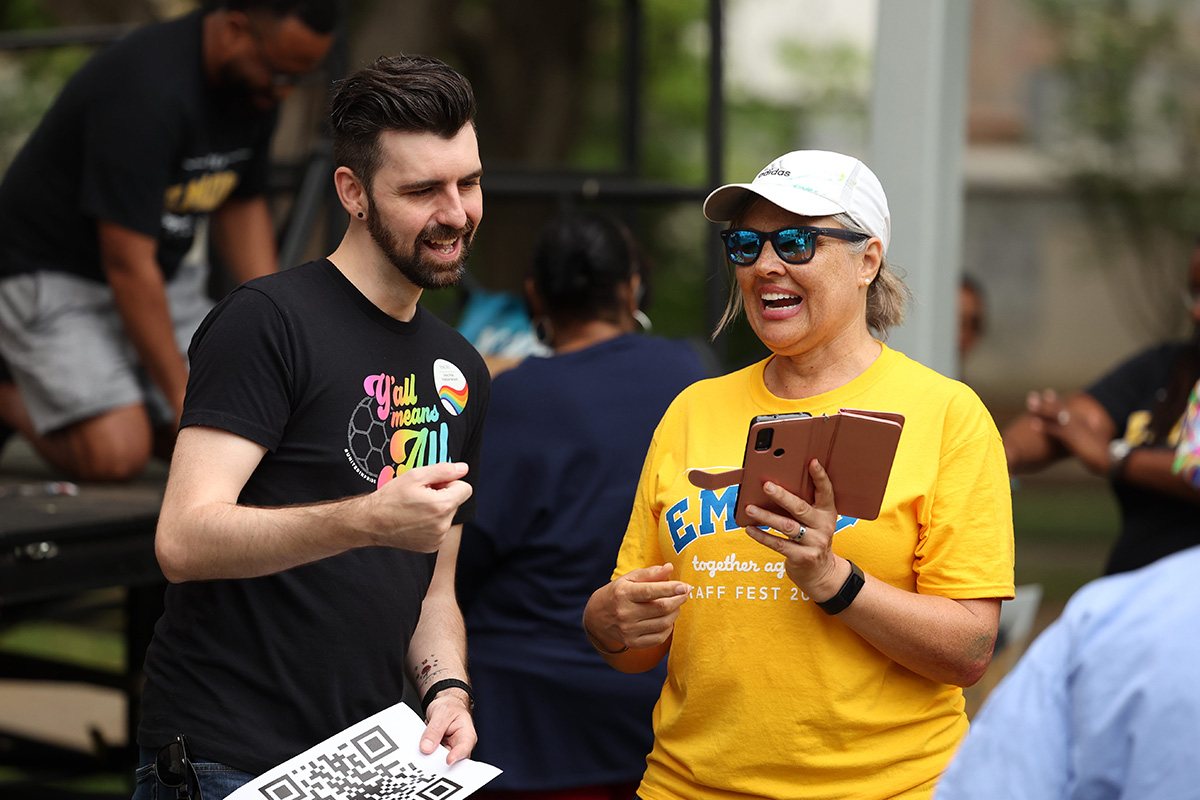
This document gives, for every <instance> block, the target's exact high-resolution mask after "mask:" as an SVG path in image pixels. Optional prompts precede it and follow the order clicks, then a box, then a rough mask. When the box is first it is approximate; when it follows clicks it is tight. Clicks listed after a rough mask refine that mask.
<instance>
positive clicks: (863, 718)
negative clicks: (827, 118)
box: [584, 151, 1013, 800]
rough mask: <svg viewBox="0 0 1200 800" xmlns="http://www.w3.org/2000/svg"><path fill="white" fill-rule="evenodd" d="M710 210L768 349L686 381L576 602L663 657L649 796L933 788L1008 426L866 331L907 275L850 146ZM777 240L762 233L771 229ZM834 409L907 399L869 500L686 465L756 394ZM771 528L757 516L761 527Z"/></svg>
mask: <svg viewBox="0 0 1200 800" xmlns="http://www.w3.org/2000/svg"><path fill="white" fill-rule="evenodd" d="M704 213H705V216H707V217H708V218H709V219H710V220H713V221H729V223H730V227H729V229H728V230H726V231H724V232H723V233H722V238H723V239H724V241H725V246H726V251H727V254H728V257H729V262H730V266H731V270H732V272H733V276H734V282H733V285H732V287H731V296H730V303H729V307H728V308H727V310H726V314H725V318H724V319H723V320H722V322H721V325H722V326H723V325H725V324H727V323H728V322H729V321H730V320H732V319H733V318H734V317H735V316H736V315H737V314H738V313H740V312H741V311H742V310H743V309H744V311H745V314H746V317H747V319H748V320H749V322H750V325H751V327H752V328H753V329H754V331H755V333H756V334H757V335H758V337H759V339H760V340H762V342H763V343H764V344H765V345H766V346H767V347H768V349H770V351H771V353H772V355H771V356H769V357H768V358H767V359H765V360H764V361H762V362H760V363H758V364H754V365H752V366H750V367H747V368H746V369H743V370H740V371H738V372H734V373H732V374H730V375H726V376H724V377H721V378H714V379H712V380H707V381H701V382H699V383H697V384H694V385H693V386H691V387H689V388H688V389H686V390H685V391H684V392H683V393H682V394H680V396H679V397H678V398H677V399H676V400H675V402H674V403H673V404H672V405H671V407H670V409H668V411H667V413H666V415H665V416H664V417H663V419H662V422H661V423H660V424H659V426H658V429H657V431H656V432H655V436H654V440H653V442H652V443H651V447H650V451H649V453H648V454H647V457H646V461H645V465H644V467H643V471H642V477H641V481H640V484H639V488H638V494H637V497H636V500H635V505H634V509H633V514H632V516H631V519H630V523H629V527H628V529H627V531H626V534H625V539H624V542H623V544H622V547H621V552H620V555H619V556H618V561H617V565H616V569H615V570H614V573H613V580H612V581H611V582H610V583H608V584H607V585H605V586H603V587H601V588H600V589H598V590H597V591H596V592H595V593H594V594H593V595H592V598H591V600H590V601H589V603H588V606H587V609H586V611H585V613H584V627H585V630H586V631H587V633H588V636H589V638H590V639H591V641H592V643H593V645H594V646H595V647H596V649H597V650H598V651H599V652H600V653H601V654H603V655H604V657H605V659H606V660H607V661H608V662H609V663H610V664H612V665H613V666H614V667H616V668H617V669H619V670H621V671H624V672H640V671H644V670H646V669H649V668H651V667H652V666H654V665H655V664H657V663H659V662H660V661H661V660H662V658H663V657H664V656H666V657H667V658H668V665H667V680H666V682H665V683H664V685H663V690H662V694H661V696H660V698H659V701H658V704H657V706H656V707H655V711H654V727H655V742H654V747H653V749H652V751H651V752H650V754H649V755H648V757H647V769H646V772H645V775H644V777H643V779H642V782H641V785H640V787H639V789H638V795H639V797H641V798H643V800H684V799H685V798H686V799H687V800H695V799H696V798H712V799H713V800H716V799H717V798H720V799H721V800H730V798H738V797H746V798H749V797H775V798H785V797H804V798H813V799H816V798H830V799H832V798H850V797H853V798H891V797H904V798H928V797H930V796H931V795H932V792H933V785H934V782H935V781H936V779H937V777H938V775H939V774H940V773H941V770H942V769H943V768H944V767H945V765H946V763H947V762H948V760H949V758H950V756H951V755H952V753H953V751H954V749H955V747H956V746H957V744H958V742H959V741H960V740H961V739H962V736H963V735H964V734H965V732H966V729H967V720H966V715H965V713H964V711H963V708H964V703H963V696H962V690H961V688H960V687H963V686H970V685H971V684H973V683H974V682H975V681H977V680H978V679H979V678H980V676H982V674H983V672H984V670H986V669H987V666H988V663H989V661H990V659H991V654H992V647H993V645H994V642H995V637H996V630H997V624H998V621H999V616H1000V601H1001V600H1002V599H1005V598H1009V597H1012V594H1013V541H1012V513H1011V504H1010V495H1009V488H1008V476H1007V470H1006V468H1005V461H1004V451H1003V445H1002V443H1001V440H1000V436H999V433H998V432H997V430H996V427H995V424H994V423H993V421H992V419H991V416H990V415H989V414H988V412H987V410H986V409H985V408H984V407H983V404H982V403H981V402H980V401H979V399H978V397H976V396H975V394H974V393H973V392H972V391H971V390H970V389H969V388H967V387H966V386H964V385H963V384H961V383H959V382H957V381H953V380H951V379H949V378H946V377H943V376H941V375H939V374H937V373H935V372H933V371H932V370H930V369H928V368H926V367H923V366H921V365H920V364H917V363H916V362H914V361H912V360H910V359H908V358H907V357H905V356H904V355H903V354H901V353H899V352H897V351H895V350H892V349H890V348H888V347H887V346H886V345H885V344H883V343H882V341H880V338H877V335H878V336H879V337H883V336H885V335H886V333H887V330H888V328H889V327H891V326H894V325H896V324H898V323H899V322H900V321H901V319H902V316H903V310H904V303H905V300H906V298H907V295H908V290H907V287H905V285H904V283H903V281H902V280H901V278H900V277H899V276H898V275H897V274H896V272H895V271H894V270H893V269H892V268H891V266H890V265H889V264H888V263H887V261H886V258H885V254H886V252H887V245H888V239H889V235H890V219H889V212H888V206H887V198H886V196H885V195H884V192H883V187H882V186H881V185H880V184H879V181H878V179H877V178H876V177H875V175H874V174H872V172H871V171H870V170H869V169H868V168H867V167H866V165H864V164H863V163H862V162H861V161H859V160H857V159H855V158H851V157H849V156H845V155H841V154H838V153H830V152H825V151H796V152H792V153H788V154H786V155H784V156H781V157H780V158H778V159H776V160H775V161H773V162H771V163H770V164H769V165H767V167H766V168H764V169H763V170H762V171H761V172H760V173H759V174H758V176H757V177H756V178H755V179H754V181H753V182H752V183H748V184H730V185H728V186H722V187H721V188H719V189H717V190H716V191H714V192H713V193H712V194H711V195H709V197H708V199H707V200H706V201H705V204H704ZM768 242H770V245H768ZM842 408H852V409H866V410H872V411H881V412H892V413H899V414H901V415H903V417H904V425H903V430H902V433H901V435H900V441H899V445H898V446H897V450H896V456H895V460H894V463H893V466H892V470H891V476H890V478H889V481H888V484H887V489H886V492H885V494H884V498H883V503H882V507H881V509H880V512H879V515H878V517H876V518H875V519H855V518H853V517H848V516H844V515H839V513H838V500H837V490H836V487H835V486H833V484H832V483H831V482H830V480H829V477H828V475H827V474H826V472H825V470H824V468H823V465H821V464H820V463H819V462H818V461H817V460H815V459H814V460H813V461H812V462H811V463H810V464H809V467H808V469H809V472H810V475H811V477H812V480H813V483H814V485H815V487H816V494H815V497H814V501H813V502H812V503H811V504H810V503H806V502H805V501H803V500H802V499H800V498H799V497H797V496H795V495H793V494H791V493H789V492H787V491H785V490H783V489H781V488H780V487H778V486H776V485H774V484H771V483H766V484H764V490H765V491H766V492H767V496H769V497H770V498H771V499H772V501H773V502H774V503H776V504H777V505H778V507H780V508H782V509H784V510H785V511H786V512H787V513H786V514H777V513H771V512H768V511H766V510H764V509H761V508H756V507H754V506H751V507H749V508H748V509H747V513H748V514H749V515H750V518H751V519H753V520H754V522H755V523H756V525H758V526H761V528H762V529H760V528H759V527H751V528H742V527H741V526H739V525H737V524H736V522H735V521H734V509H735V506H736V502H737V492H738V488H739V487H738V486H737V485H732V486H728V487H722V488H701V487H699V486H697V485H694V484H693V483H692V481H691V480H690V479H689V476H688V473H689V472H691V471H694V470H699V471H703V472H708V473H712V472H721V471H727V470H729V469H731V468H735V467H737V466H739V465H740V464H741V461H742V454H743V452H744V449H745V445H746V431H747V427H748V424H749V422H750V420H751V419H752V418H753V417H755V416H757V415H764V414H779V413H790V412H807V413H809V414H812V415H814V416H820V415H822V414H835V413H838V411H839V410H840V409H842ZM768 529H769V530H768Z"/></svg>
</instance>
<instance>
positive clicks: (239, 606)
mask: <svg viewBox="0 0 1200 800" xmlns="http://www.w3.org/2000/svg"><path fill="white" fill-rule="evenodd" d="M190 355H191V361H192V371H191V375H190V378H189V382H188V390H187V398H186V400H185V404H184V411H183V419H182V424H183V425H184V426H188V425H205V426H212V427H218V428H222V429H224V430H228V431H231V432H233V433H236V434H238V435H239V436H243V437H245V438H247V439H249V440H251V441H254V442H257V443H259V444H261V445H263V446H264V447H266V448H267V450H268V453H267V454H266V455H265V456H264V457H263V460H262V462H261V463H260V464H259V466H258V467H257V468H256V469H255V471H254V474H253V475H252V476H251V477H250V479H249V481H248V482H247V483H246V486H245V488H244V490H243V491H242V494H241V497H240V502H241V503H243V504H248V505H257V506H280V505H286V504H295V503H311V502H319V501H324V500H332V499H337V498H343V497H348V496H352V495H358V494H363V493H366V492H369V491H372V490H373V489H374V488H375V487H376V485H377V482H378V480H379V476H380V475H381V474H390V472H395V471H397V470H398V471H399V472H404V471H406V470H407V469H408V468H411V467H417V466H424V465H427V464H432V463H438V462H443V461H465V462H467V463H468V464H469V465H470V472H469V473H468V475H467V480H471V479H472V477H473V476H474V475H475V474H477V467H478V463H479V448H480V438H481V432H482V428H483V419H484V414H485V411H486V409H487V404H488V399H489V395H490V379H489V377H488V373H487V368H486V367H485V366H484V363H483V359H482V358H481V357H480V356H479V354H478V353H477V352H476V351H475V350H474V348H472V347H471V345H470V344H469V343H468V342H467V341H466V340H465V339H463V337H462V336H460V335H459V334H458V333H457V332H456V331H454V330H453V329H452V328H450V327H449V326H448V325H446V324H445V323H444V322H442V321H441V320H439V319H437V318H436V317H435V316H434V315H432V314H430V313H428V312H426V311H424V310H422V309H420V307H418V310H417V314H416V316H415V317H414V318H413V320H412V321H411V322H407V323H405V322H399V321H397V320H395V319H392V318H391V317H389V316H387V315H386V314H384V313H383V312H381V311H380V310H379V309H378V308H376V307H375V306H374V305H372V304H371V303H370V302H369V301H368V300H367V299H366V298H365V297H364V296H363V295H362V294H360V293H359V292H358V291H357V290H356V289H355V288H354V286H353V285H352V284H351V283H350V282H349V281H348V280H346V278H345V277H344V276H343V275H342V274H341V273H340V272H339V271H338V270H337V268H336V267H334V266H333V265H332V264H331V263H329V262H328V261H326V260H322V261H316V262H311V263H309V264H305V265H303V266H300V267H295V268H293V269H291V270H288V271H286V272H282V273H279V274H276V275H270V276H267V277H264V278H259V279H256V280H253V281H250V282H248V283H246V284H244V285H243V286H242V287H240V288H238V289H237V290H235V291H234V292H233V293H232V294H230V295H229V296H228V297H227V298H225V300H223V301H222V302H221V303H220V304H219V305H218V306H217V307H216V308H215V309H214V310H213V312H212V313H211V314H210V315H209V317H208V318H207V319H206V320H205V322H204V323H203V324H202V325H201V327H200V329H199V331H198V332H197V333H196V337H195V339H194V340H193V343H192V348H191V351H190ZM389 471H390V472H389ZM474 509H475V506H474V498H472V499H471V500H469V501H468V502H467V503H465V504H464V505H463V506H462V507H461V508H460V509H459V512H458V514H457V515H456V518H455V521H456V522H464V521H466V520H467V519H470V518H471V517H472V516H473V515H474ZM434 562H435V556H433V555H425V554H419V553H412V552H407V551H402V550H395V549H390V548H364V549H359V550H353V551H350V552H347V553H343V554H342V555H339V556H335V557H333V558H327V559H324V560H322V561H318V562H316V563H313V564H308V565H305V566H302V567H297V568H294V569H290V570H286V571H284V572H281V573H278V574H275V575H270V576H266V577H261V578H254V579H249V580H217V581H195V582H189V583H182V584H173V585H171V586H169V587H168V589H167V594H166V612H165V614H164V615H163V617H162V619H160V620H159V622H158V625H157V626H156V628H155V634H154V641H153V642H152V643H151V646H150V649H149V652H148V653H147V655H146V688H145V692H144V695H143V719H142V724H141V727H140V729H139V732H138V743H139V744H141V745H143V746H147V747H157V746H160V745H162V744H163V743H165V742H166V741H168V740H170V739H171V738H173V737H174V736H175V735H176V734H179V733H184V734H187V736H188V738H189V740H190V741H191V747H192V749H193V750H194V751H195V752H196V753H197V754H199V755H200V756H202V757H204V758H209V759H213V760H216V761H219V762H222V763H225V764H228V765H230V766H233V767H236V768H237V769H240V770H244V771H246V772H251V773H256V774H257V773H261V772H263V771H265V770H267V769H269V768H271V767H273V766H275V765H276V764H278V763H280V762H282V761H284V760H286V759H288V758H290V757H292V756H294V755H296V754H297V753H300V752H302V751H303V750H305V749H307V748H309V747H311V746H313V745H314V744H317V743H318V742H320V741H322V740H323V739H325V738H327V737H329V736H331V735H332V734H334V733H336V732H337V731H339V730H341V729H343V728H345V727H346V726H347V725H350V724H351V723H353V722H357V721H359V720H360V719H363V718H364V717H367V716H369V715H371V714H373V713H375V712H377V711H379V710H381V709H383V708H385V707H387V706H389V705H392V704H394V703H396V702H398V701H399V700H400V699H401V695H402V692H403V689H404V669H403V666H404V657H405V653H406V650H407V647H408V642H409V639H410V638H411V636H412V633H413V630H414V628H415V627H416V624H417V620H418V618H419V615H420V608H421V601H422V599H423V598H424V596H425V592H426V589H427V588H428V586H429V581H430V577H431V575H432V571H433V567H434Z"/></svg>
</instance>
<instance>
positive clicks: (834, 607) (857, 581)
mask: <svg viewBox="0 0 1200 800" xmlns="http://www.w3.org/2000/svg"><path fill="white" fill-rule="evenodd" d="M846 560H847V561H848V562H849V564H850V577H848V578H846V582H845V583H843V584H842V588H841V589H838V593H837V594H835V595H834V596H833V597H831V598H829V599H828V600H826V601H825V602H823V603H817V605H818V606H819V607H820V609H821V610H822V611H824V612H825V613H826V614H829V615H830V616H832V615H834V614H840V613H842V612H843V611H845V610H846V609H847V608H849V607H850V604H851V603H853V602H854V598H856V597H858V593H859V592H860V591H861V590H862V587H863V585H864V584H865V583H866V582H867V581H866V578H864V577H863V571H862V570H861V569H859V568H858V565H857V564H855V563H854V562H853V561H850V560H849V559H846Z"/></svg>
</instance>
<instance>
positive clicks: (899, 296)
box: [712, 195, 912, 341]
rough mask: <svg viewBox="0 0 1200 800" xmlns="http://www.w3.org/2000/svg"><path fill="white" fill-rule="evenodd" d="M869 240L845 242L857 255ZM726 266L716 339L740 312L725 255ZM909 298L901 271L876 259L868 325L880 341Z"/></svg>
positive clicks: (858, 228)
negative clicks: (724, 294) (726, 293)
mask: <svg viewBox="0 0 1200 800" xmlns="http://www.w3.org/2000/svg"><path fill="white" fill-rule="evenodd" d="M759 199H760V198H758V197H757V196H756V195H749V196H748V197H747V198H746V200H745V201H743V203H742V205H741V206H740V207H739V208H738V210H737V213H736V214H734V216H733V219H732V220H731V221H730V226H731V227H736V226H737V224H738V223H739V221H740V220H741V219H742V218H743V217H744V216H745V215H746V212H747V211H749V209H750V206H752V205H753V204H754V203H755V202H756V201H757V200H759ZM830 219H832V220H833V221H834V222H836V223H838V224H839V225H841V226H842V227H843V228H845V229H846V230H848V231H854V232H855V233H863V234H866V235H867V236H870V235H871V234H870V232H869V231H867V230H865V229H864V228H863V226H862V225H860V224H858V222H856V221H855V219H854V218H853V217H851V216H850V215H849V214H845V213H843V214H835V215H834V216H832V217H830ZM869 242H870V239H863V240H862V241H860V242H848V243H847V244H848V245H849V247H850V248H851V252H853V253H855V254H858V253H861V252H863V251H864V250H866V249H867V244H869ZM725 266H726V268H727V269H728V270H729V273H730V274H729V283H730V286H729V300H728V301H727V302H726V303H725V313H724V314H722V315H721V320H720V321H719V322H718V323H717V327H716V328H715V329H714V330H713V333H712V338H713V339H716V338H717V336H718V335H719V334H720V333H721V331H723V330H725V328H726V327H727V326H728V325H729V324H731V323H732V322H733V321H734V320H735V319H737V317H738V315H739V314H741V313H742V292H741V289H740V288H739V287H738V282H737V276H736V275H734V274H733V270H734V267H733V265H732V264H731V263H730V261H729V259H728V258H726V259H725ZM910 300H912V290H911V289H909V288H908V284H906V283H905V282H904V276H903V273H902V272H901V271H900V270H899V269H898V268H897V267H896V266H895V265H894V264H892V262H890V261H888V258H887V254H886V253H885V254H884V255H883V257H882V260H881V261H880V262H879V271H878V272H876V273H875V277H874V278H873V279H872V280H871V285H870V286H868V287H867V327H868V328H870V329H871V330H872V331H874V332H875V335H876V336H878V337H879V338H880V339H881V340H883V341H887V337H888V331H889V330H890V329H892V328H895V327H897V326H899V325H900V324H901V323H902V322H904V312H905V306H907V305H908V302H909V301H910Z"/></svg>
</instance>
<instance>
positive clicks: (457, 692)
mask: <svg viewBox="0 0 1200 800" xmlns="http://www.w3.org/2000/svg"><path fill="white" fill-rule="evenodd" d="M468 702H469V700H468V698H467V693H466V692H464V691H463V690H462V689H443V690H442V691H440V692H438V694H437V696H435V697H434V698H433V700H432V701H430V703H429V708H428V710H427V711H426V712H425V733H424V734H423V735H422V736H421V752H422V753H425V754H426V755H429V754H430V753H432V752H433V751H434V750H436V749H437V746H438V745H439V744H442V745H445V746H446V747H447V748H449V749H450V753H449V754H448V755H447V756H446V763H447V764H453V763H454V762H456V761H462V760H463V759H464V758H467V757H469V756H470V755H471V750H472V749H474V747H475V742H477V741H478V740H479V737H478V736H477V735H476V733H475V721H474V720H473V719H472V718H471V712H470V711H469V710H468V708H469V706H468Z"/></svg>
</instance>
